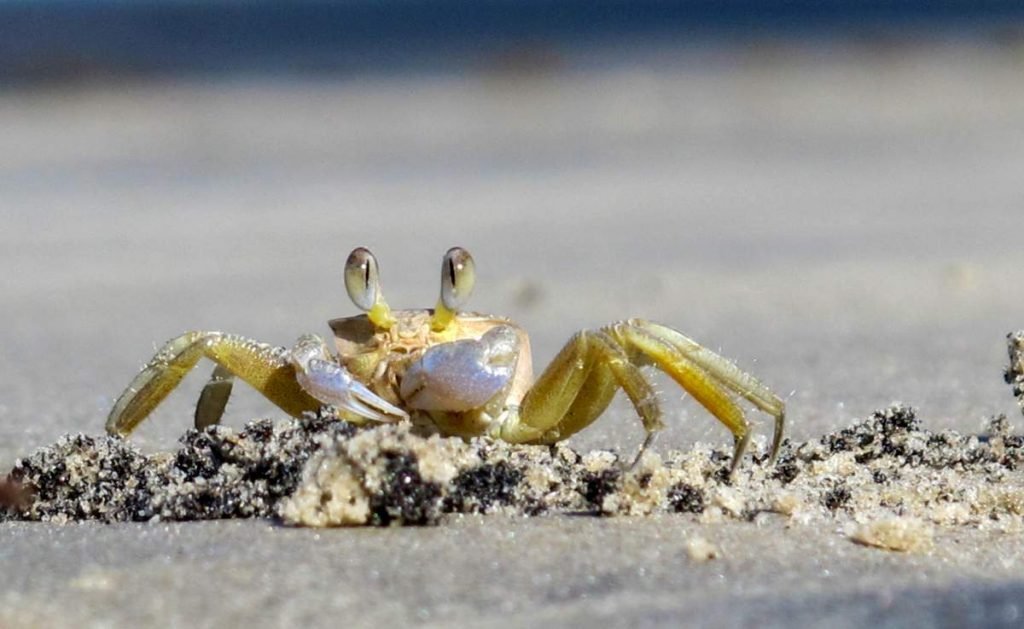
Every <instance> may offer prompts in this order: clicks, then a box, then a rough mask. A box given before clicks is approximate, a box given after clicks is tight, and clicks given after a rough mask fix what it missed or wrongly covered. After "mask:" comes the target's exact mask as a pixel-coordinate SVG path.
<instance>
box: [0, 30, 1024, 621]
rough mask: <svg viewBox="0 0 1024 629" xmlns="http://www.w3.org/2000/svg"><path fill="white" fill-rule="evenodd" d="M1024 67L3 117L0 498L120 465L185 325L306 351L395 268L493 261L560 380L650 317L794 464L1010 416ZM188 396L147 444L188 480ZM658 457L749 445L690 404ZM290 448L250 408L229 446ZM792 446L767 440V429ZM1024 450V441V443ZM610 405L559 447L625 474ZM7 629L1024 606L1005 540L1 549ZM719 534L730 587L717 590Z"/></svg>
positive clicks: (676, 59)
mask: <svg viewBox="0 0 1024 629" xmlns="http://www.w3.org/2000/svg"><path fill="white" fill-rule="evenodd" d="M1022 75H1024V54H1022V52H1021V50H1020V49H1019V48H1013V47H1005V46H1004V47H1002V48H987V47H981V48H978V47H972V46H938V47H912V48H900V47H894V48H887V49H883V50H878V49H865V48H856V47H853V48H831V49H828V50H821V49H805V48H787V47H775V46H771V47H751V48H748V49H742V50H738V49H730V50H718V49H708V50H689V51H686V52H672V51H659V52H658V53H657V54H653V53H652V54H649V55H644V54H638V55H637V56H636V57H627V58H625V59H624V60H623V61H622V62H621V63H617V64H613V65H612V66H610V67H601V68H593V67H587V66H586V65H585V64H583V65H581V66H580V67H577V66H574V65H572V64H570V65H569V66H568V67H566V68H564V69H562V70H558V71H552V72H547V73H539V74H530V75H507V76H505V75H499V76H494V75H486V76H485V75H480V76H470V77H461V78H452V77H393V78H380V79H369V78H365V79H352V80H349V81H343V82H336V83H322V82H320V83H307V82H279V83H267V82H238V83H231V84H188V85H165V84H154V85H137V86H127V87H122V86H110V87H106V88H83V89H80V90H57V91H33V92H9V93H5V94H2V95H0V144H2V146H3V147H4V150H3V151H2V152H0V190H2V194H0V216H2V221H3V230H2V232H0V269H2V276H3V278H4V279H3V291H2V294H0V306H2V308H0V312H2V315H0V316H2V320H0V323H2V325H0V330H2V331H0V346H2V347H3V351H2V352H0V373H3V374H4V378H3V380H2V381H0V465H2V466H3V468H5V469H6V468H8V467H9V466H10V465H11V464H13V462H14V460H15V458H16V457H18V456H20V455H23V454H26V453H28V452H30V451H31V450H32V449H33V448H35V447H38V446H42V445H44V444H48V443H51V442H53V441H54V440H55V439H56V438H57V437H58V436H59V435H60V434H62V433H65V432H78V431H85V432H92V433H100V432H101V430H102V424H103V421H104V417H105V414H106V412H107V410H108V409H109V407H110V405H111V403H112V401H113V398H114V397H115V396H116V395H117V394H118V393H119V392H120V391H121V389H122V388H123V387H124V386H125V385H126V384H127V382H128V381H129V380H130V378H131V376H132V375H133V374H134V372H135V370H136V369H137V368H138V367H139V366H141V364H142V363H143V362H144V361H145V360H146V359H148V358H149V356H150V355H151V354H152V351H153V350H154V348H155V345H156V344H158V343H160V342H163V341H164V340H165V339H167V338H170V337H171V336H174V335H176V334H178V333H179V332H181V331H182V330H184V329H190V328H212V329H224V330H228V331H232V332H238V333H242V334H246V335H250V336H253V337H255V338H258V339H261V340H265V341H268V342H272V343H277V344H282V345H287V344H290V343H291V342H292V341H293V340H294V338H295V337H296V336H297V335H298V334H299V333H301V332H305V331H317V332H321V331H323V330H324V325H323V322H324V321H325V320H326V319H328V318H331V317H333V316H338V315H342V314H347V313H350V312H352V308H351V306H350V305H349V304H348V303H347V299H346V298H345V295H344V291H343V288H342V286H341V281H340V266H341V264H342V262H343V260H344V258H345V256H346V254H347V252H348V251H349V250H350V249H351V248H352V247H353V246H355V245H368V246H370V247H371V248H373V249H374V251H375V252H376V253H377V255H378V257H379V258H380V260H381V264H382V267H383V269H382V273H383V281H384V283H385V290H386V291H387V294H388V296H389V298H390V301H391V302H392V303H393V304H394V305H396V306H400V307H401V306H422V305H430V304H432V302H433V301H434V299H435V296H436V290H437V274H438V271H437V267H436V265H437V264H438V261H439V260H440V256H441V254H442V253H443V252H444V250H445V249H447V248H448V247H449V246H451V245H452V244H461V245H463V246H466V247H468V248H469V249H470V250H471V251H473V252H474V254H475V256H476V259H477V265H478V269H479V271H480V280H479V283H478V288H477V293H476V295H475V297H474V299H473V305H474V307H476V308H478V309H480V310H484V311H492V312H498V313H503V314H507V315H510V316H513V317H514V318H516V319H517V320H519V321H520V322H521V323H523V324H524V325H525V326H526V327H527V328H528V329H530V330H531V331H532V333H533V338H534V343H535V357H536V360H537V362H538V365H542V364H544V363H545V362H546V361H547V360H548V359H550V357H551V356H552V355H553V354H554V353H555V352H556V351H557V349H558V348H559V347H560V345H561V343H562V342H563V341H564V340H565V339H566V338H568V336H569V335H570V334H571V332H572V331H574V330H576V329H578V328H580V327H585V326H595V325H600V324H603V323H607V322H609V321H611V320H614V319H618V318H623V317H626V316H642V317H647V318H651V319H655V320H659V321H662V322H665V323H668V324H670V325H673V326H675V327H678V328H679V329H681V330H683V331H684V332H686V333H687V334H689V335H691V336H693V337H694V338H696V339H698V340H700V341H702V342H704V343H706V344H707V345H709V346H711V347H713V348H715V349H717V350H719V351H721V352H722V353H724V354H725V355H727V356H730V357H732V358H734V359H736V360H737V361H738V362H739V364H740V365H742V366H744V367H745V368H747V369H749V370H751V371H752V372H754V373H756V374H757V375H759V376H760V377H762V378H763V379H764V380H765V381H766V382H767V383H768V384H769V385H771V386H772V387H774V388H775V389H776V390H777V391H779V392H780V393H781V394H783V395H784V396H785V397H786V398H787V399H788V402H789V408H790V418H791V426H792V429H791V430H792V434H793V436H794V437H797V438H801V439H806V438H808V437H811V436H814V435H817V434H821V433H823V432H824V431H827V430H833V429H835V428H838V427H842V426H845V425H847V424H849V423H850V422H852V421H853V420H855V419H857V418H862V417H865V416H867V415H869V414H870V413H871V412H872V411H874V410H875V409H878V408H882V407H884V406H887V405H888V404H889V403H890V402H892V401H894V400H900V401H903V402H905V403H907V404H910V405H912V406H914V407H915V408H917V409H918V414H919V417H920V419H921V420H922V422H923V423H924V424H925V425H926V426H927V427H928V428H931V429H935V430H939V429H946V428H954V429H958V430H960V431H962V432H967V433H973V432H977V431H979V430H980V429H981V427H982V426H983V424H984V421H985V419H986V418H987V417H989V416H991V415H993V414H997V413H1007V414H1009V416H1010V418H1011V421H1012V422H1014V424H1015V425H1016V426H1018V427H1019V426H1020V425H1021V416H1020V415H1019V414H1018V412H1017V410H1016V405H1015V403H1014V401H1013V399H1012V397H1011V395H1010V392H1009V388H1008V387H1007V386H1006V385H1005V383H1003V382H1002V379H1001V370H1002V368H1003V367H1004V366H1005V365H1006V363H1007V359H1006V350H1005V335H1006V333H1007V332H1009V331H1011V330H1015V329H1018V328H1020V327H1022V326H1024V305H1022V304H1024V302H1022V301H1021V297H1020V291H1019V286H1020V281H1019V279H1020V269H1021V268H1024V249H1022V248H1021V246H1020V230H1019V229H1018V227H1019V223H1020V218H1019V211H1020V210H1019V208H1020V207H1021V205H1022V203H1024V193H1022V191H1021V188H1020V185H1019V180H1020V177H1019V173H1020V171H1021V168H1022V165H1024V82H1022V81H1021V80H1020V79H1021V77H1022ZM202 371H203V374H202V375H197V376H196V377H194V378H191V379H189V380H188V381H186V383H185V385H184V386H183V387H182V390H181V391H180V392H178V393H177V394H176V395H174V396H173V397H172V398H171V399H170V400H169V401H168V403H167V404H166V405H165V406H163V407H161V409H160V410H159V411H158V412H157V413H156V414H155V416H154V418H153V419H152V420H151V421H150V422H149V423H147V424H146V425H144V426H143V427H142V429H141V430H140V431H139V433H138V438H137V439H136V441H137V443H139V445H140V446H141V447H143V448H144V449H146V450H147V451H158V450H165V449H169V448H172V447H174V444H175V439H176V438H177V437H178V436H179V435H180V434H181V433H182V432H183V430H184V429H185V428H186V427H187V426H188V425H189V421H190V420H189V417H190V415H191V405H192V403H193V400H194V399H195V396H196V395H197V394H198V390H199V388H200V387H201V386H202V380H203V377H204V376H205V375H206V371H207V369H205V368H204V369H203V370H202ZM660 389H661V390H662V392H663V394H664V397H665V398H666V400H667V403H666V407H667V410H668V415H669V417H668V424H669V428H668V429H667V430H666V431H665V434H664V435H663V436H662V438H661V439H660V440H659V442H658V448H670V447H682V446H687V445H689V444H691V443H692V442H694V441H695V440H701V441H711V442H719V441H725V440H726V439H727V433H726V431H725V430H724V429H722V428H721V427H720V426H718V425H716V424H715V423H714V421H713V420H712V419H711V418H709V417H708V416H707V415H706V414H704V413H703V412H702V411H701V410H700V409H699V408H697V406H696V405H695V404H694V403H693V402H692V400H684V401H682V402H679V401H677V398H678V397H679V396H678V395H677V394H676V392H675V389H674V388H673V387H672V385H671V384H670V383H669V382H667V381H662V382H661V383H660ZM259 416H279V414H277V413H276V412H275V411H274V409H273V408H272V407H271V406H269V405H268V404H267V403H265V402H263V401H262V400H261V399H259V398H258V396H256V395H254V394H252V393H251V392H248V391H242V392H240V395H238V396H237V398H236V400H235V401H234V402H233V403H232V405H231V406H230V407H229V409H228V417H227V419H226V421H227V422H228V423H229V424H232V425H235V426H241V425H242V424H243V423H244V422H245V421H246V420H248V419H251V418H253V417H259ZM759 430H760V432H761V434H766V433H767V432H768V431H769V427H768V422H766V421H762V423H761V424H760V426H759ZM1018 431H1019V430H1018ZM639 439H640V429H639V427H638V426H637V425H636V421H635V420H634V419H633V418H632V417H631V416H630V414H629V412H628V409H627V407H626V406H625V405H624V404H617V405H616V406H615V407H614V408H613V410H612V412H610V413H609V414H608V416H607V417H605V418H603V419H602V420H601V421H600V422H599V423H598V424H596V425H595V427H594V428H592V429H591V430H590V431H587V432H586V433H584V434H582V435H580V436H579V437H578V438H576V439H575V440H574V442H573V445H574V446H575V447H577V448H579V449H588V448H592V447H612V448H618V449H622V450H626V449H629V450H632V448H634V447H635V445H636V444H637V443H638V441H639ZM0 535H2V539H3V545H2V547H0V562H2V567H3V570H2V571H0V591H2V592H4V594H3V595H2V599H0V603H2V605H0V624H2V623H7V624H11V625H14V626H26V625H27V626H31V625H46V626H55V625H56V626H59V625H65V626H70V625H73V624H80V623H81V622H86V623H87V624H92V625H101V624H109V623H113V624H118V625H127V624H129V623H132V622H134V621H139V620H143V621H145V620H148V621H156V620H162V621H165V622H167V623H168V624H182V625H183V624H186V623H188V624H192V623H198V624H200V625H224V624H241V623H242V622H243V621H244V622H247V623H249V624H253V625H260V624H265V625H278V624H286V623H289V624H290V623H291V622H293V621H308V622H314V623H318V624H324V623H326V622H327V621H337V620H339V619H345V620H346V621H349V622H353V623H355V624H369V623H370V622H392V623H397V624H410V623H413V622H418V621H425V622H436V623H438V624H441V623H446V624H447V623H450V622H453V621H458V622H460V623H463V624H474V625H475V626H476V625H481V624H482V625H491V624H493V625H495V626H510V625H524V624H529V623H530V621H544V622H561V623H564V624H567V625H584V624H587V625H593V623H594V622H597V621H600V622H602V623H609V624H612V625H630V626H656V625H669V624H676V623H677V622H678V621H680V620H683V621H687V622H690V623H693V624H707V625H753V624H768V625H782V624H783V623H786V624H787V625H788V626H792V625H810V624H821V623H822V622H824V621H834V622H835V623H836V624H838V625H840V626H843V625H846V626H854V625H863V624H867V623H871V624H882V625H884V624H892V625H894V626H895V625H900V626H906V625H907V624H910V623H916V624H920V625H940V626H941V625H949V626H954V625H956V626H963V625H973V626H995V625H997V624H1000V623H1002V624H1013V623H1015V622H1020V620H1019V619H1020V616H1021V614H1022V613H1024V610H1022V609H1021V606H1020V603H1019V601H1020V595H1021V593H1022V590H1024V579H1022V577H1021V575H1022V571H1021V570H1022V568H1021V566H1022V561H1024V544H1022V541H1021V537H1020V535H1019V534H1005V533H996V532H992V531H981V530H963V531H955V532H944V533H940V534H939V535H938V537H937V538H936V542H937V543H936V548H935V549H934V550H933V551H932V553H931V554H925V555H903V554H891V553H886V552H883V551H879V550H874V549H870V548H865V547H861V546H857V545H854V544H852V543H851V542H850V541H849V539H848V538H847V537H846V536H845V535H844V534H842V533H841V532H840V531H838V530H835V529H833V528H830V527H822V528H821V530H817V531H808V529H807V528H799V529H789V528H787V526H786V523H785V521H784V520H783V519H781V518H780V519H778V520H775V519H768V520H766V521H759V522H758V523H757V524H752V523H737V522H726V523H722V524H717V525H714V526H711V525H706V524H700V523H698V521H697V520H696V519H694V518H692V517H690V516H673V517H668V516H658V517H653V518H648V519H628V518H610V519H598V518H592V517H571V516H545V517H541V518H535V519H527V520H522V519H502V518H497V517H484V518H478V517H467V518H465V519H461V520H459V519H456V520H455V521H453V522H451V523H449V524H446V525H444V526H441V527H438V528H426V529H388V530H330V531H321V532H315V531H309V530H296V529H289V528H282V527H277V526H274V525H272V524H270V523H268V522H267V521H256V522H225V523H201V524H196V523H189V524H175V525H164V524H161V525H109V526H103V525H96V524H83V525H70V526H56V525H45V524H27V523H5V524H3V525H2V527H0ZM698 537H699V538H704V539H706V540H708V541H710V542H711V543H713V544H715V545H716V546H718V547H719V548H720V550H721V557H720V558H718V559H713V560H710V561H705V562H696V561H694V560H693V559H692V558H691V557H690V555H689V553H688V552H687V548H688V544H689V542H690V541H692V540H693V539H696V538H698Z"/></svg>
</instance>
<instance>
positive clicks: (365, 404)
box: [289, 334, 409, 422]
mask: <svg viewBox="0 0 1024 629" xmlns="http://www.w3.org/2000/svg"><path fill="white" fill-rule="evenodd" d="M289 359H290V360H291V363H292V365H293V366H294V367H295V379H296V380H297V381H298V382H299V385H300V386H302V388H303V389H305V390H306V392H307V393H309V394H310V395H312V396H313V397H314V398H316V399H318V400H320V401H321V402H323V403H325V404H332V405H334V406H336V407H338V408H339V409H342V410H346V411H349V412H350V413H354V414H355V415H358V416H360V417H365V418H366V419H370V420H373V421H379V422H391V421H396V420H398V419H409V414H408V413H406V412H405V411H403V410H402V409H400V408H398V407H397V406H394V405H393V404H391V403H389V402H388V401H387V400H385V399H383V398H381V397H380V396H379V395H377V394H376V393H374V392H373V391H371V390H370V389H369V388H367V387H366V385H364V384H363V383H361V382H359V381H358V380H356V379H355V378H353V377H352V374H351V373H349V372H348V370H347V369H345V368H344V367H342V366H341V365H339V364H338V363H337V362H335V361H334V360H331V356H330V354H329V353H328V351H327V346H326V345H325V344H324V342H323V339H321V338H320V337H318V336H316V335H313V334H307V335H305V336H302V337H300V338H299V340H298V342H296V343H295V347H294V348H292V351H291V355H290V357H289Z"/></svg>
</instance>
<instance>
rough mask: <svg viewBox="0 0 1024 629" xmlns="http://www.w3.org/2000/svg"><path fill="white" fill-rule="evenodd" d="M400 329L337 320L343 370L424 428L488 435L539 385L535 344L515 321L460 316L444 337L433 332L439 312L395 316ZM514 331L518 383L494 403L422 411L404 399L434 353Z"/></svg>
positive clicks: (335, 326) (499, 394)
mask: <svg viewBox="0 0 1024 629" xmlns="http://www.w3.org/2000/svg"><path fill="white" fill-rule="evenodd" d="M391 314H392V316H393V317H394V319H395V322H394V324H393V325H392V326H391V327H390V328H388V329H380V328H378V327H377V326H375V325H374V324H373V322H372V321H371V320H370V318H369V317H368V316H366V315H360V316H357V317H344V318H341V319H332V320H331V321H329V322H328V325H329V326H330V328H331V331H332V332H333V333H334V344H335V348H336V349H337V351H338V357H339V361H340V362H341V364H342V365H343V366H344V367H345V368H346V369H347V370H348V371H349V372H351V373H352V375H353V376H354V377H355V378H356V379H357V380H359V381H360V382H362V383H363V384H365V385H366V386H367V387H369V388H370V390H371V391H373V392H374V393H375V394H377V395H379V396H380V397H382V398H383V399H385V400H387V401H388V402H390V403H391V404H394V405H395V406H397V407H399V408H402V409H405V410H406V411H407V412H409V414H410V416H411V418H412V420H413V421H414V422H415V423H416V424H418V425H421V426H433V427H434V428H436V430H437V431H438V432H440V433H441V434H446V435H455V436H459V437H475V436H478V435H483V434H487V433H488V431H489V430H491V429H492V428H493V427H494V422H495V421H500V418H502V417H503V416H504V415H505V413H506V411H507V409H508V408H509V407H510V406H518V405H519V404H520V403H521V402H522V400H523V397H524V396H525V395H526V392H527V391H528V390H529V388H530V385H532V384H533V361H532V359H531V356H530V339H529V336H528V335H527V334H526V332H525V331H524V330H523V329H522V328H520V327H519V326H518V325H516V324H515V323H513V322H512V321H511V320H510V319H506V318H504V317H495V316H491V315H483V314H477V313H460V314H459V316H458V317H457V318H456V319H455V320H453V321H452V324H451V325H449V326H447V327H446V328H444V329H443V330H440V331H435V330H433V329H432V328H431V321H432V320H433V317H434V311H433V310H398V311H393V312H392V313H391ZM499 326H500V327H504V328H509V329H510V330H512V331H513V332H514V334H515V336H516V341H517V343H516V345H517V355H516V360H515V368H514V372H513V376H512V378H511V379H510V380H509V382H508V384H507V385H506V386H503V387H502V388H501V389H500V390H499V391H498V392H497V393H496V394H495V395H494V396H493V397H492V398H491V399H489V400H488V401H487V402H486V403H485V404H483V405H482V406H479V407H475V408H471V409H467V410H439V409H418V408H415V406H414V404H411V402H412V400H405V399H403V397H402V383H403V380H404V377H405V374H406V372H407V371H408V370H409V369H410V367H412V366H414V365H416V364H418V363H419V362H420V361H421V360H422V358H423V355H424V354H425V353H426V352H427V350H429V349H430V348H432V347H436V346H439V345H442V344H446V343H453V342H456V341H461V340H472V341H479V340H480V339H481V338H482V337H483V336H484V335H485V334H486V333H487V332H488V331H490V330H493V329H494V328H496V327H499Z"/></svg>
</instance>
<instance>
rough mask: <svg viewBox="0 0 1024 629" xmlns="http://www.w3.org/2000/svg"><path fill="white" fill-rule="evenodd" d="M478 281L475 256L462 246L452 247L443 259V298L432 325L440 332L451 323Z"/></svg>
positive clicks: (438, 304) (440, 300) (439, 302)
mask: <svg viewBox="0 0 1024 629" xmlns="http://www.w3.org/2000/svg"><path fill="white" fill-rule="evenodd" d="M475 283H476V265H475V264H474V263H473V256H471V255H469V252H468V251H466V250H465V249H463V248H462V247H452V248H451V249H449V250H448V252H447V253H445V254H444V259H443V260H442V261H441V298H440V299H438V301H437V307H435V308H434V317H433V319H432V321H431V327H432V328H433V329H434V331H435V332H439V331H441V330H443V329H445V328H446V327H448V324H449V323H451V321H452V319H453V318H454V317H455V313H456V312H458V310H459V309H460V308H461V307H463V306H464V305H466V302H467V301H469V295H470V293H472V292H473V285H474V284H475Z"/></svg>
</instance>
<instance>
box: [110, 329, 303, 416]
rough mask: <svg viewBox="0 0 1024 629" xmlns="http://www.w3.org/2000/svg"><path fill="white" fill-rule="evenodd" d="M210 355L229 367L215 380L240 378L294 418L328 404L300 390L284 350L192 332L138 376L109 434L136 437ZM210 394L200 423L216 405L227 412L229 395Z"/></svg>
mask: <svg viewBox="0 0 1024 629" xmlns="http://www.w3.org/2000/svg"><path fill="white" fill-rule="evenodd" d="M204 357H205V358H208V359H210V360H212V361H214V362H216V363H217V364H218V365H219V366H220V367H222V368H223V370H220V371H219V372H218V371H215V372H214V377H218V376H223V374H224V373H225V372H227V373H229V374H233V375H235V376H238V377H239V378H241V379H242V380H244V381H245V382H246V383H248V384H249V385H250V386H252V387H253V388H254V389H256V390H257V391H259V392H260V393H262V394H263V395H264V397H266V398H267V399H268V400H270V401H271V402H273V403H274V404H275V405H277V406H278V407H279V408H281V410H283V411H284V412H286V413H288V414H289V415H293V416H295V417H299V416H301V415H302V414H303V413H304V412H306V411H315V410H317V409H319V408H320V407H321V406H322V404H321V402H319V401H317V400H316V399H314V398H313V397H312V396H310V395H309V394H308V393H306V392H305V391H303V390H302V388H301V387H300V386H299V384H298V382H297V381H296V379H295V369H294V367H293V366H292V365H291V363H290V362H289V360H288V353H287V350H285V349H284V348H280V347H273V346H270V345H266V344H264V343H258V342H256V341H253V340H251V339H247V338H244V337H241V336H237V335H233V334H224V333H221V332H200V331H196V332H186V333H185V334H182V335H181V336H179V337H177V338H174V339H171V340H170V341H168V342H167V344H166V345H164V347H163V348H162V349H161V350H160V351H159V352H157V354H156V356H154V357H153V359H152V360H150V361H149V363H148V364H147V365H146V367H145V368H144V369H143V370H142V371H141V372H139V374H138V375H137V376H135V379H134V380H132V382H131V384H130V385H128V388H127V389H126V390H125V392H124V393H122V394H121V397H119V398H118V399H117V402H115V403H114V407H113V409H111V411H110V415H109V416H108V418H107V426H106V428H107V432H108V433H110V434H116V435H127V434H129V433H131V432H132V430H134V429H135V428H136V426H138V425H139V423H140V422H142V420H144V419H145V418H146V416H147V415H149V414H150V412H152V410H153V409H154V408H156V406H157V405H158V404H159V403H160V402H161V401H163V399H164V398H165V397H167V395H168V394H169V393H170V392H171V391H172V390H173V389H174V387H176V386H177V385H178V383H179V382H181V379H182V378H184V377H185V374H187V373H188V372H189V371H190V370H191V369H192V368H193V367H195V365H196V363H197V362H199V359H200V358H204ZM229 392H230V391H229ZM204 395H207V392H206V390H204ZM209 395H210V396H211V398H212V399H214V400H216V401H211V399H210V398H208V400H207V401H205V402H204V401H203V400H202V398H201V399H200V406H201V407H202V408H201V409H197V417H196V422H197V423H203V422H209V421H211V419H212V418H213V415H215V414H216V413H217V411H216V407H217V406H218V405H220V406H221V409H220V410H221V411H222V410H223V403H226V402H227V397H226V395H225V394H224V392H223V391H221V392H219V393H214V392H211V393H210V394H209ZM218 396H222V399H219V397H218ZM216 419H219V416H218V417H216ZM215 421H216V420H215V419H214V420H213V423H215Z"/></svg>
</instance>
